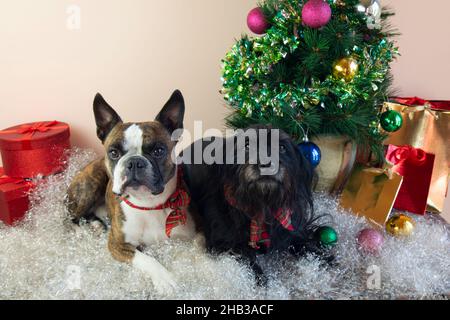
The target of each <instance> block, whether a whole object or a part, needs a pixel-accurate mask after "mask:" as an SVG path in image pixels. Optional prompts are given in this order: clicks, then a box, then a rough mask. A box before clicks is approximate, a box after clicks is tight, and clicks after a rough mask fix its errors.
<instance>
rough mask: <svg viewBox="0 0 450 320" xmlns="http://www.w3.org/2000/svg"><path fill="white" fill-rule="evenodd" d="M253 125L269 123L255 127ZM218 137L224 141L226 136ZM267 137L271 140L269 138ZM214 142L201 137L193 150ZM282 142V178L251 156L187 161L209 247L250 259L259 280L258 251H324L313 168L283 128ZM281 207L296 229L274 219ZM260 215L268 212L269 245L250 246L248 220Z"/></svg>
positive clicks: (191, 148)
mask: <svg viewBox="0 0 450 320" xmlns="http://www.w3.org/2000/svg"><path fill="white" fill-rule="evenodd" d="M249 129H256V130H261V129H270V128H268V127H265V126H257V127H252V128H249ZM216 139H221V140H222V143H223V144H225V143H226V140H225V139H222V138H216ZM229 139H236V137H232V138H229ZM267 140H268V141H269V142H270V139H267ZM216 141H217V140H216ZM210 143H211V142H210V141H205V140H201V141H197V142H195V143H194V144H193V145H191V146H190V147H189V148H190V149H189V151H190V152H193V150H194V148H195V147H194V145H195V144H201V149H202V150H204V148H205V147H206V146H208V145H209V144H210ZM279 144H280V157H279V159H280V170H282V171H281V172H282V174H280V175H279V176H278V177H276V176H272V177H271V176H269V177H268V176H261V175H260V173H259V172H260V171H259V168H260V166H261V165H257V164H254V165H252V164H248V161H247V164H242V165H236V164H234V165H229V164H212V165H206V164H197V165H195V164H185V165H184V170H185V180H186V183H187V185H188V187H189V189H190V192H191V196H192V199H193V201H194V202H195V204H196V206H197V209H198V211H199V214H200V216H201V218H202V222H203V229H204V233H205V237H206V245H207V248H208V250H209V251H210V252H213V253H222V252H230V253H233V254H237V255H240V256H242V257H243V258H247V259H248V261H249V262H250V264H251V266H252V268H253V270H254V271H255V273H256V275H257V276H258V279H259V280H262V281H263V282H264V279H265V278H264V276H263V272H262V270H261V268H260V267H259V266H258V265H257V263H256V255H257V254H258V253H267V252H271V251H277V252H285V251H289V252H291V253H293V254H298V255H300V254H303V253H305V252H315V253H319V254H320V253H321V252H322V248H321V247H320V245H319V243H318V241H317V240H316V238H315V234H314V232H315V231H316V229H317V228H318V225H317V224H316V217H314V210H313V199H312V185H313V180H314V170H313V168H312V167H311V165H310V164H309V162H308V160H307V159H306V158H305V157H304V156H303V155H302V154H301V153H300V152H299V151H298V148H297V146H296V145H295V144H294V142H293V141H292V140H291V139H290V137H289V136H288V135H287V134H286V133H284V132H283V131H281V130H280V142H279ZM224 150H225V149H224ZM247 152H248V151H247ZM184 153H186V150H185V152H184ZM224 154H225V152H224ZM235 154H236V150H235ZM224 157H225V155H224ZM192 160H193V159H192ZM225 189H230V190H231V192H232V196H233V197H234V199H235V201H236V205H233V206H232V205H230V203H229V201H227V199H226V197H225ZM238 208H245V209H238ZM278 208H290V209H291V210H292V212H293V214H292V225H293V227H294V231H292V232H291V231H288V230H287V229H285V228H284V227H282V226H281V225H280V223H279V222H278V221H277V220H276V219H275V218H274V212H276V211H277V209H278ZM260 214H263V215H264V220H265V221H266V223H267V231H268V233H269V234H270V240H271V245H270V247H269V248H265V247H264V246H261V247H260V249H258V250H256V249H254V248H252V247H251V246H249V240H250V223H251V220H252V218H253V217H255V216H256V215H260Z"/></svg>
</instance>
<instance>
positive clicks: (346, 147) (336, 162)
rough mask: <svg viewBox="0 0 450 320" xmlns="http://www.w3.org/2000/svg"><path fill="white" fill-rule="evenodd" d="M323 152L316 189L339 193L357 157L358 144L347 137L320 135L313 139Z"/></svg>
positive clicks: (317, 170)
mask: <svg viewBox="0 0 450 320" xmlns="http://www.w3.org/2000/svg"><path fill="white" fill-rule="evenodd" d="M311 141H312V142H314V143H315V144H317V145H318V146H319V148H320V150H321V153H322V159H321V161H320V164H319V165H318V166H317V168H316V172H317V175H318V178H319V179H318V181H317V185H316V186H315V188H314V189H315V191H319V192H328V193H331V194H339V193H340V192H341V191H342V189H343V188H344V185H345V183H346V182H347V179H348V177H349V176H350V173H351V171H352V168H353V165H354V164H355V159H356V149H357V146H356V144H355V143H353V142H352V141H351V140H350V139H349V138H347V137H335V136H318V137H314V138H312V139H311Z"/></svg>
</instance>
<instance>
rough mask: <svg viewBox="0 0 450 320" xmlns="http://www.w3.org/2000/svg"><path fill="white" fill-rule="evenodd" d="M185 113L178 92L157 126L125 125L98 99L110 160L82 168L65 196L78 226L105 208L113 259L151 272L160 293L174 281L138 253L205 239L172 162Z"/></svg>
mask: <svg viewBox="0 0 450 320" xmlns="http://www.w3.org/2000/svg"><path fill="white" fill-rule="evenodd" d="M184 108H185V107H184V99H183V96H182V94H181V92H180V91H178V90H177V91H175V92H174V93H173V94H172V96H171V97H170V99H169V101H168V102H167V103H166V105H165V106H164V107H163V108H162V110H161V112H160V113H159V114H158V116H157V117H156V119H155V121H151V122H143V123H123V122H122V120H121V118H120V117H119V115H118V114H117V113H116V112H115V111H114V109H113V108H111V107H110V106H109V105H108V103H107V102H106V101H105V100H104V99H103V97H102V96H101V95H100V94H97V96H96V97H95V100H94V114H95V120H96V124H97V135H98V137H99V138H100V140H101V141H102V142H103V145H104V147H105V151H106V156H105V157H104V158H102V159H99V160H96V161H94V162H92V163H91V164H89V165H88V166H87V167H86V168H85V169H83V170H82V171H81V172H80V173H79V174H78V175H77V176H76V177H75V179H74V180H73V182H72V183H71V185H70V187H69V189H68V194H67V200H68V201H67V207H68V210H69V212H70V214H71V216H72V218H73V220H74V221H75V222H78V221H79V220H80V219H81V218H83V217H87V216H89V215H92V213H94V212H96V211H97V212H98V211H101V208H102V207H103V208H104V206H103V205H106V211H107V213H108V216H109V219H110V222H111V228H110V231H109V242H108V247H109V250H110V252H111V254H112V256H113V257H114V258H115V259H117V260H118V261H121V262H127V263H130V264H132V265H133V266H135V267H136V268H138V269H140V270H143V271H144V272H146V273H148V274H149V275H150V277H151V279H152V280H153V283H154V286H155V288H156V290H157V291H158V292H160V293H165V292H167V291H170V290H172V289H173V288H175V287H176V282H175V281H174V278H173V276H172V274H171V273H170V272H169V271H168V270H167V269H166V268H165V267H164V266H162V265H161V264H160V263H159V262H158V261H157V260H156V259H155V258H153V257H151V256H149V255H146V254H144V253H143V252H141V251H140V250H139V248H141V246H142V245H149V244H151V243H155V242H159V241H162V240H167V239H169V238H170V239H186V240H192V239H195V238H197V239H200V238H201V236H200V237H198V235H199V234H198V233H197V229H196V223H195V221H194V218H193V215H192V214H191V213H190V212H189V210H188V205H189V201H190V198H189V195H188V193H187V190H186V188H185V184H184V181H183V178H182V172H181V167H180V168H178V167H177V165H176V164H175V163H174V162H173V161H172V157H171V154H172V152H173V150H174V147H175V145H176V143H177V141H173V140H174V139H172V133H173V132H174V131H175V130H177V129H182V128H183V117H184ZM177 131H178V130H177ZM105 195H106V196H105Z"/></svg>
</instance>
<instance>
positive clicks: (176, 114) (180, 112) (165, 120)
mask: <svg viewBox="0 0 450 320" xmlns="http://www.w3.org/2000/svg"><path fill="white" fill-rule="evenodd" d="M183 119H184V98H183V95H182V94H181V92H180V91H179V90H175V91H174V92H173V93H172V96H171V97H170V99H169V101H167V102H166V104H165V105H164V107H163V108H162V109H161V111H160V112H159V114H158V115H157V116H156V119H155V120H156V121H159V122H161V123H162V124H163V125H164V127H166V129H167V130H168V131H169V133H171V134H172V133H173V132H174V131H175V130H177V129H183Z"/></svg>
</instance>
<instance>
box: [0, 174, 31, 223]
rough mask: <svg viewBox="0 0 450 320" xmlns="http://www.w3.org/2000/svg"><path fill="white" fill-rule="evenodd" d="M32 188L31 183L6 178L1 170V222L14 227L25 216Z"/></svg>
mask: <svg viewBox="0 0 450 320" xmlns="http://www.w3.org/2000/svg"><path fill="white" fill-rule="evenodd" d="M32 187H33V185H32V183H31V182H29V181H26V180H23V179H15V178H10V177H8V176H4V175H3V169H2V168H0V220H1V221H3V222H4V223H5V224H6V225H10V226H12V225H13V224H14V223H15V222H17V221H19V220H21V219H22V218H23V217H24V216H25V214H26V212H27V211H28V209H29V200H28V194H29V192H30V190H31V188H32Z"/></svg>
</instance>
